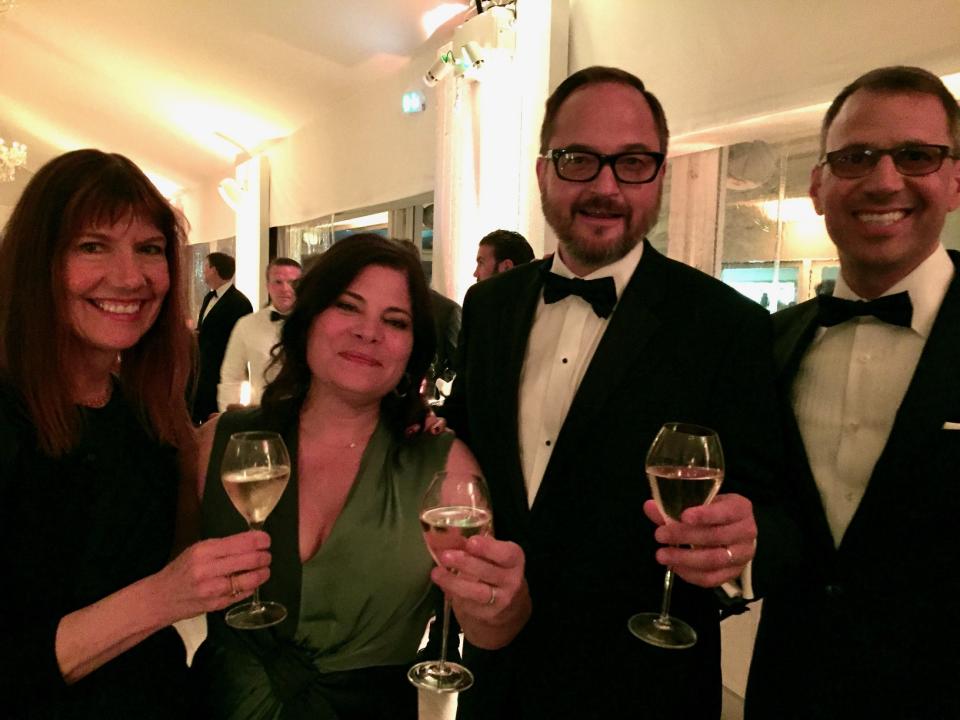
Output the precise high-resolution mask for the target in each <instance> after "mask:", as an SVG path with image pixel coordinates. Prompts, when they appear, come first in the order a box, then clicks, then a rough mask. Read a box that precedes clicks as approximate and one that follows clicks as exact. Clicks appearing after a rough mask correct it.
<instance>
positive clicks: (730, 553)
mask: <svg viewBox="0 0 960 720" xmlns="http://www.w3.org/2000/svg"><path fill="white" fill-rule="evenodd" d="M723 549H724V550H726V551H727V557H728V558H730V562H731V563H733V562H735V560H734V559H733V551H732V550H730V548H729V547H725V548H723Z"/></svg>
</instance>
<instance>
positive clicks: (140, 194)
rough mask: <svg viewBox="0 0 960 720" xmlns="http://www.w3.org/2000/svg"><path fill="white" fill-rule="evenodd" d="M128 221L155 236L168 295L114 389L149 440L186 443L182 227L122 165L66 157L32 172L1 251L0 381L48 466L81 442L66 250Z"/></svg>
mask: <svg viewBox="0 0 960 720" xmlns="http://www.w3.org/2000/svg"><path fill="white" fill-rule="evenodd" d="M127 218H130V219H131V220H133V219H138V220H140V221H141V222H144V223H150V224H152V225H153V226H154V227H156V228H157V230H159V231H160V232H161V233H162V234H163V237H164V239H165V240H166V245H165V247H164V255H165V256H166V261H167V274H168V276H169V278H170V289H169V290H168V291H167V294H166V297H164V299H163V304H162V305H161V306H160V312H159V314H158V315H157V319H156V320H155V321H154V322H153V325H151V326H150V329H149V330H147V332H146V333H144V335H143V337H141V338H140V340H139V341H137V343H136V344H135V345H134V346H132V347H130V348H128V349H127V350H124V351H123V352H122V353H121V354H120V355H121V357H120V370H119V375H120V384H121V386H122V387H123V394H124V397H125V398H126V399H127V401H128V402H130V403H131V404H132V405H133V407H134V408H135V409H136V411H137V413H138V415H139V416H140V418H141V420H142V422H143V424H144V427H145V428H147V430H148V432H150V433H151V435H153V436H154V437H156V438H158V439H160V440H161V441H163V442H166V443H169V444H171V445H174V446H177V447H186V446H189V445H192V443H193V439H192V433H193V427H192V425H191V424H190V418H189V415H188V414H187V406H186V386H187V379H188V378H189V376H190V372H191V368H192V358H191V337H190V332H189V330H187V328H186V326H185V324H184V322H183V318H184V315H185V313H186V298H185V296H184V294H183V285H182V284H183V265H182V259H181V251H182V248H183V246H184V245H185V242H186V236H187V222H186V220H185V219H184V217H183V216H182V215H181V214H180V213H179V212H178V211H177V210H175V209H174V208H173V207H172V206H171V205H170V203H169V202H168V201H167V200H166V198H164V197H163V195H161V194H160V192H159V191H158V190H157V188H156V187H155V186H154V185H153V183H152V182H150V180H149V179H148V178H147V176H146V175H144V174H143V172H142V171H141V170H140V168H138V167H137V166H136V165H135V164H134V163H133V162H131V161H130V160H129V159H127V158H126V157H124V156H123V155H117V154H114V153H105V152H101V151H100V150H93V149H85V150H74V151H72V152H68V153H65V154H63V155H60V156H58V157H56V158H54V159H53V160H51V161H49V162H48V163H47V164H45V165H44V166H43V167H41V168H40V169H39V170H37V172H36V174H35V175H34V176H33V177H32V178H31V179H30V181H29V182H28V183H27V186H26V187H25V188H24V190H23V193H22V195H21V196H20V199H19V200H18V201H17V204H16V206H15V207H14V208H13V212H12V213H11V215H10V218H9V220H8V221H7V225H6V228H5V230H4V232H3V234H2V235H3V241H2V242H0V375H2V377H3V380H4V381H5V382H7V383H9V384H11V385H12V386H13V387H14V388H15V389H16V391H17V392H18V393H19V395H20V397H21V398H22V400H23V404H24V407H25V409H26V412H27V415H28V417H29V418H30V421H31V422H32V423H33V425H34V427H35V428H36V433H37V440H38V443H39V445H40V447H41V449H42V450H43V451H44V452H46V453H47V454H49V455H51V456H61V455H63V454H64V453H66V452H68V451H69V450H71V449H72V448H74V447H75V446H76V443H77V442H78V441H79V439H80V432H81V419H80V413H79V411H78V410H77V407H76V405H75V403H74V400H73V397H72V388H71V387H70V378H71V373H70V368H71V363H72V362H73V361H74V359H73V358H71V357H70V354H69V352H70V347H71V342H72V340H71V338H72V330H71V327H70V320H69V317H68V313H67V311H66V309H65V303H66V296H65V292H66V291H65V289H64V282H63V274H64V269H65V266H66V254H67V249H68V248H69V246H70V243H71V242H72V241H73V240H75V239H76V238H77V237H78V236H79V235H80V234H81V233H83V232H84V231H86V230H89V229H90V228H92V227H97V226H100V225H108V224H109V225H112V224H116V223H117V222H120V221H122V220H125V219H127Z"/></svg>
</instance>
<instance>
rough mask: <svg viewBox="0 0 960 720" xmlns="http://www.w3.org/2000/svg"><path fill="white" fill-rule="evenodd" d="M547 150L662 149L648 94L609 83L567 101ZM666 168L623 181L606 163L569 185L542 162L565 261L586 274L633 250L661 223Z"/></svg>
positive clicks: (549, 214) (544, 192)
mask: <svg viewBox="0 0 960 720" xmlns="http://www.w3.org/2000/svg"><path fill="white" fill-rule="evenodd" d="M549 147H550V148H551V149H556V148H566V149H571V150H590V151H593V152H597V153H602V154H605V155H610V154H614V153H621V152H626V151H630V150H639V151H657V152H658V151H661V150H662V148H661V147H660V141H659V138H658V136H657V129H656V125H655V123H654V119H653V114H652V113H651V111H650V106H649V105H648V104H647V101H646V100H645V99H644V97H643V95H642V94H641V93H640V92H639V91H638V90H636V89H635V88H632V87H630V86H629V85H624V84H621V83H610V82H604V83H597V84H594V85H587V86H585V87H583V88H580V89H578V90H575V91H574V92H573V93H572V94H571V95H570V97H568V98H567V99H566V100H565V101H564V103H563V105H561V106H560V109H559V111H558V112H557V116H556V120H555V124H554V131H553V135H552V137H551V138H550V140H549ZM663 173H664V169H663V167H661V168H660V172H659V173H657V176H656V177H655V178H654V180H653V181H651V182H649V183H644V184H639V185H638V184H627V183H619V182H618V181H617V179H616V178H615V177H614V175H613V169H612V168H611V167H610V166H609V165H606V166H604V167H603V168H602V169H601V170H600V174H599V175H597V177H596V178H594V179H593V180H591V181H589V182H570V181H568V180H562V179H560V178H559V177H557V173H556V170H555V168H554V167H553V163H552V162H551V161H550V160H548V159H544V158H540V159H539V160H537V179H538V181H539V185H540V202H541V206H542V207H543V214H544V216H545V217H546V219H547V222H548V223H550V227H552V228H553V230H554V232H555V233H556V234H557V238H558V239H559V241H560V247H559V252H560V256H561V257H562V258H563V261H564V263H566V265H567V266H568V267H569V268H570V269H571V270H573V272H575V273H576V274H577V275H580V276H583V275H587V274H588V273H590V272H592V271H594V270H596V269H597V268H600V267H603V266H604V265H609V264H610V263H612V262H615V261H617V260H619V259H620V258H622V257H623V256H624V255H626V254H627V253H628V252H630V250H632V249H633V248H634V247H635V246H636V244H637V243H638V242H640V241H641V240H642V239H643V237H644V236H645V235H646V234H647V232H648V231H649V230H650V228H651V227H652V226H653V225H654V224H655V223H656V221H657V215H658V214H659V212H660V198H661V195H662V191H663Z"/></svg>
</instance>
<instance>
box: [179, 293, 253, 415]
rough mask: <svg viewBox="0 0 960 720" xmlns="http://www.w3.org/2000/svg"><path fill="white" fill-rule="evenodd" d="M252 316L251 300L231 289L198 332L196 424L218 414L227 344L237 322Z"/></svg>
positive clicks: (194, 408) (208, 314)
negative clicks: (222, 366)
mask: <svg viewBox="0 0 960 720" xmlns="http://www.w3.org/2000/svg"><path fill="white" fill-rule="evenodd" d="M252 312H253V306H252V305H251V304H250V301H249V300H248V299H247V296H246V295H244V294H243V293H242V292H240V291H239V290H237V288H235V287H234V286H233V285H231V286H230V287H229V288H227V290H226V292H224V293H223V297H221V298H220V299H219V300H217V304H216V305H214V306H213V309H212V310H210V311H208V312H207V315H206V317H205V318H203V322H202V323H200V327H199V328H198V331H197V341H198V343H199V346H200V347H199V349H200V356H199V367H198V370H197V382H196V393H195V395H194V399H193V413H192V414H193V421H194V422H195V423H201V422H203V421H204V420H206V419H207V418H208V417H210V414H211V413H215V412H217V385H218V384H219V383H220V365H222V364H223V356H224V354H225V353H226V352H227V341H228V340H230V333H231V332H233V326H234V325H236V324H237V320H239V319H240V318H242V317H243V316H244V315H247V314H249V313H252Z"/></svg>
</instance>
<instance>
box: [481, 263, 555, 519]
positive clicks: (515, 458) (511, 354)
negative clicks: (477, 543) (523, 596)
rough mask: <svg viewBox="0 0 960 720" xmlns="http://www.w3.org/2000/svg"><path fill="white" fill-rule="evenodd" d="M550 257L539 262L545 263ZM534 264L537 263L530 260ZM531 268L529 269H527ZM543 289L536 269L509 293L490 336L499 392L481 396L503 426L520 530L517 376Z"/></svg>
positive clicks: (523, 508)
mask: <svg viewBox="0 0 960 720" xmlns="http://www.w3.org/2000/svg"><path fill="white" fill-rule="evenodd" d="M551 261H552V260H551V258H548V259H546V260H544V261H543V262H541V263H539V264H540V265H543V264H546V265H548V266H549V264H550V262H551ZM531 265H537V263H531ZM531 269H532V268H531ZM542 290H543V279H542V275H541V274H540V272H539V270H538V271H537V272H529V274H528V276H527V277H526V278H524V279H523V285H522V286H520V287H519V288H517V291H516V294H515V295H512V296H511V300H512V301H513V303H512V307H511V308H503V312H504V318H503V322H502V324H501V325H500V328H501V331H502V337H501V338H491V341H492V342H491V347H493V348H494V349H495V350H494V351H495V352H496V353H497V355H496V356H495V357H493V358H491V360H490V362H491V363H492V365H491V367H494V368H497V367H499V368H503V372H502V373H501V374H500V377H502V378H503V392H498V393H496V394H495V395H494V397H488V398H484V401H485V402H490V403H494V406H493V410H492V412H493V422H494V423H495V424H494V425H493V427H500V428H503V430H504V432H503V434H502V437H503V441H502V442H503V445H502V447H503V453H504V457H505V458H506V459H507V460H506V463H507V466H508V467H507V474H508V478H507V482H506V483H505V485H506V486H507V487H508V488H509V490H510V502H511V505H512V506H513V508H514V509H515V511H516V512H517V517H518V518H522V524H523V526H524V533H525V531H526V526H527V524H528V522H529V515H530V512H529V506H528V505H527V489H526V486H525V484H524V481H523V466H522V465H521V462H520V426H519V417H520V378H521V374H522V372H523V361H524V357H525V356H526V352H527V343H528V341H529V339H530V328H531V326H532V325H533V317H534V314H535V313H536V310H537V306H538V304H539V302H540V294H541V292H542Z"/></svg>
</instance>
